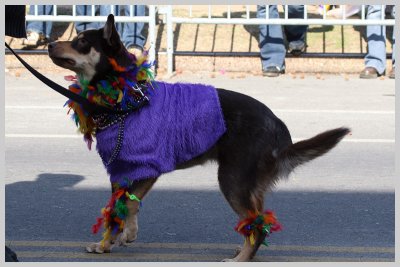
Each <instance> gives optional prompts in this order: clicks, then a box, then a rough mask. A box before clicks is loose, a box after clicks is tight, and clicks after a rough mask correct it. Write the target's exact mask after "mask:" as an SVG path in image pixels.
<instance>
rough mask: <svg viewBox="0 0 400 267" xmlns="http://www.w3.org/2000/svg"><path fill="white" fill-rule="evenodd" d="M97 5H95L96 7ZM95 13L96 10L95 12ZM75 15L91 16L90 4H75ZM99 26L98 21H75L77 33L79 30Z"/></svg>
mask: <svg viewBox="0 0 400 267" xmlns="http://www.w3.org/2000/svg"><path fill="white" fill-rule="evenodd" d="M96 8H97V7H95V9H96ZM95 13H96V12H95ZM76 15H77V16H91V15H92V5H77V6H76ZM98 28H100V24H99V23H98V22H81V21H80V22H76V23H75V29H76V32H77V33H80V32H81V31H85V30H90V29H98Z"/></svg>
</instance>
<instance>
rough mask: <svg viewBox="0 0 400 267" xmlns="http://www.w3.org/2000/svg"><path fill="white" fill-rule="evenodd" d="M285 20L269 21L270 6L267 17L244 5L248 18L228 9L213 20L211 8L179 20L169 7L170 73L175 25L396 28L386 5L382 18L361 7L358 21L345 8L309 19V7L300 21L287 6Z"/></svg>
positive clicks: (363, 6)
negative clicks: (332, 14) (202, 14)
mask: <svg viewBox="0 0 400 267" xmlns="http://www.w3.org/2000/svg"><path fill="white" fill-rule="evenodd" d="M284 6H285V8H284V18H279V19H270V18H269V12H268V10H269V5H266V12H265V13H266V14H265V15H266V16H265V18H251V17H250V6H249V5H246V6H245V14H246V16H245V18H232V12H231V7H230V6H227V7H226V10H227V12H226V17H224V18H221V17H212V15H211V13H212V5H208V14H207V17H201V18H198V17H193V12H192V6H188V16H187V17H182V16H181V17H180V16H174V15H173V6H168V7H167V10H166V12H165V13H166V16H167V19H166V21H167V64H168V66H167V70H168V73H169V74H171V73H172V72H173V58H174V54H177V53H175V52H174V47H173V40H174V30H173V24H240V25H262V24H270V25H354V26H367V25H385V26H393V25H395V20H394V19H385V6H384V5H382V15H381V18H380V19H366V16H365V6H366V5H362V7H361V16H360V18H359V19H354V18H351V19H347V18H346V14H345V9H344V8H343V9H342V14H341V18H338V19H330V18H328V17H327V11H326V9H325V8H324V9H323V13H322V15H321V16H322V18H309V16H308V5H304V16H303V18H300V19H292V18H290V19H289V14H288V5H284ZM244 53H246V54H253V55H254V53H251V52H238V54H244ZM178 54H180V55H190V54H202V55H221V56H224V55H230V54H231V53H229V52H220V53H216V52H210V53H207V52H187V51H185V52H179V53H178Z"/></svg>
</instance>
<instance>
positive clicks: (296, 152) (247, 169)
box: [48, 15, 350, 261]
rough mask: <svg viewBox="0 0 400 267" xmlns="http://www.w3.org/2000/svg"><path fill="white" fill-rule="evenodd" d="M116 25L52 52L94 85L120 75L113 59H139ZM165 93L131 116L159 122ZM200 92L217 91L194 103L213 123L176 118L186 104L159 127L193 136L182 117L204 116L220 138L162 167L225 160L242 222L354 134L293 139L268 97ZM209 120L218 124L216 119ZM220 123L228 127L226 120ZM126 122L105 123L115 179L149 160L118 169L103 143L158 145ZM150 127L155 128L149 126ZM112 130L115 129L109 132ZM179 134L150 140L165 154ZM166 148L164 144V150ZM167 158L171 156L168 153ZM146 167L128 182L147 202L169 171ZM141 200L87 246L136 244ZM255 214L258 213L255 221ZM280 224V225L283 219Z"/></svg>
mask: <svg viewBox="0 0 400 267" xmlns="http://www.w3.org/2000/svg"><path fill="white" fill-rule="evenodd" d="M114 24H115V23H114V17H113V15H109V16H108V19H107V22H106V24H105V25H104V27H103V28H100V29H97V30H87V31H83V32H81V33H79V34H78V36H77V37H75V38H74V39H73V40H72V41H60V42H53V43H51V44H49V46H48V53H49V56H50V58H51V59H52V61H53V62H54V63H55V64H56V65H58V66H60V67H63V68H66V69H69V70H72V71H74V72H75V73H76V74H77V75H78V76H80V77H83V78H84V79H85V80H86V81H88V82H89V84H91V85H95V84H96V83H98V81H100V80H103V79H105V78H106V77H107V76H108V75H109V74H110V73H112V72H113V71H114V69H115V66H114V67H113V64H114V65H115V64H117V65H118V66H120V67H121V66H122V67H123V68H125V67H129V65H130V64H132V57H131V56H129V53H128V51H127V50H126V48H125V47H124V46H123V44H122V43H121V40H120V38H119V35H118V33H117V31H116V28H115V25H114ZM110 58H113V60H114V63H112V62H111V61H110ZM156 84H157V82H156ZM167 86H170V87H171V88H175V89H170V90H175V91H169V92H170V93H168V94H169V95H171V94H172V95H173V94H175V92H176V93H178V92H179V93H181V91H185V90H180V91H178V90H177V89H176V87H179V88H181V87H182V86H187V87H190V86H191V85H176V86H175V85H174V84H172V85H168V84H166V83H158V87H161V88H164V87H167ZM199 86H200V85H199ZM203 87H204V86H203ZM164 91H165V90H164V89H163V90H159V89H157V88H155V89H154V90H153V96H150V102H149V103H150V104H149V105H147V106H144V107H143V108H141V109H139V110H138V111H132V112H131V113H129V114H128V115H127V119H126V120H129V118H131V117H135V118H136V119H137V120H140V123H145V124H146V123H153V122H152V121H150V122H149V119H143V118H145V117H146V116H147V115H146V114H147V113H145V112H150V111H151V110H152V109H154V108H156V107H157V105H158V103H160V102H163V101H161V100H160V98H157V97H158V96H157V95H158V94H164ZM167 92H168V90H167ZM171 92H172V93H171ZM196 92H197V93H196V94H197V95H196V99H197V98H201V97H202V95H203V94H204V95H205V94H207V92H208V93H210V95H207V96H205V97H203V98H204V99H203V100H198V99H197V100H196V101H203V102H201V103H199V104H197V103H196V102H194V103H191V105H193V107H192V108H195V109H196V110H197V109H200V108H198V106H200V105H203V106H204V105H205V106H204V107H208V106H210V108H204V109H205V112H206V115H205V116H206V118H207V119H206V121H205V122H202V123H197V122H198V121H199V120H200V119H199V118H197V117H196V116H197V115H196V114H197V113H193V114H192V113H190V114H188V115H185V116H186V117H185V118H180V117H179V118H178V119H174V117H175V116H180V113H185V112H184V111H181V110H178V112H175V113H174V112H173V111H170V110H165V112H162V113H163V114H164V113H165V114H166V115H165V116H169V117H168V120H171V121H169V125H172V126H171V127H172V128H168V131H167V130H166V131H165V133H163V131H158V133H160V134H162V135H167V134H169V133H170V131H177V132H179V134H186V135H190V134H188V133H186V132H185V131H183V130H182V129H183V128H185V127H186V126H185V125H183V122H182V123H181V122H180V120H183V119H188V120H190V121H192V122H193V121H196V123H197V124H196V126H195V127H196V131H195V132H196V134H197V135H199V136H200V138H208V136H211V135H212V134H213V133H215V134H214V135H215V136H214V137H213V138H214V139H212V140H211V141H209V143H208V144H207V145H205V146H202V145H201V144H199V145H198V146H199V147H201V148H200V149H199V150H198V151H200V152H197V154H196V153H194V154H191V155H189V156H185V157H182V159H180V160H178V161H177V162H173V163H172V165H171V166H169V167H168V168H169V169H168V168H166V169H163V170H162V171H161V173H164V172H168V171H172V170H173V169H181V168H188V167H191V166H194V165H197V164H203V163H204V162H207V161H210V160H211V161H215V162H217V163H218V181H219V186H220V189H221V191H222V193H223V195H224V197H225V198H226V200H227V202H228V203H229V205H230V206H231V208H232V209H233V210H234V212H235V213H236V214H237V215H238V217H239V219H240V220H242V222H246V220H249V216H250V215H259V216H261V218H262V219H265V220H266V218H267V217H268V216H270V217H268V218H270V219H274V217H273V216H272V215H271V214H270V213H269V214H267V215H266V213H263V210H264V196H265V193H266V191H267V190H268V189H270V188H271V187H272V186H273V185H274V184H275V183H277V182H278V181H279V179H281V178H283V177H287V176H288V175H289V174H290V173H291V172H292V171H293V169H295V168H296V167H297V166H299V165H301V164H303V163H306V162H308V161H310V160H312V159H315V158H317V157H319V156H321V155H323V154H325V153H326V152H328V151H329V150H331V149H332V148H333V147H335V146H336V145H337V144H338V143H339V142H340V141H341V139H342V138H344V137H345V136H346V135H347V134H349V133H350V130H349V129H348V128H346V127H341V128H337V129H333V130H328V131H325V132H323V133H320V134H318V135H316V136H314V137H312V138H310V139H307V140H303V141H300V142H297V143H292V139H291V136H290V133H289V131H288V129H287V127H286V126H285V124H284V123H283V122H282V121H281V120H280V119H279V118H278V117H276V116H275V115H274V114H273V112H272V111H271V110H270V109H269V108H268V107H266V106H265V105H264V104H263V103H261V102H259V101H257V100H255V99H253V98H251V97H249V96H246V95H244V94H240V93H237V92H233V91H229V90H225V89H218V88H217V89H216V88H211V89H210V90H208V89H207V90H206V89H204V88H203V89H202V91H201V93H199V92H200V91H199V90H198V91H196ZM203 92H204V93H203ZM213 94H214V96H213ZM163 97H164V96H163ZM171 97H173V96H171ZM207 99H210V101H214V102H213V104H208V103H207V101H208V100H207ZM204 103H205V104H204ZM215 103H216V105H215ZM179 105H180V104H179ZM182 105H183V104H182ZM210 110H213V113H211V112H209V111H210ZM214 114H217V115H214ZM218 114H219V115H218ZM149 116H150V115H149ZM160 116H161V115H160ZM199 116H200V115H199ZM213 116H215V118H212V117H213ZM218 116H220V117H218ZM193 117H196V118H193ZM163 118H164V117H163ZM165 118H167V117H165ZM221 118H222V119H221ZM155 120H156V119H155ZM209 120H210V121H212V120H213V121H216V122H218V123H213V122H211V123H208V121H209ZM221 122H222V123H221ZM219 123H220V124H221V126H218V125H219ZM119 125H122V127H119V126H116V125H113V126H109V127H108V128H110V127H114V128H113V129H114V130H112V131H111V130H110V131H109V130H107V129H108V128H107V127H105V129H102V130H98V131H97V132H96V139H97V146H98V147H97V148H98V152H99V154H100V156H102V159H103V163H105V165H106V168H107V170H108V172H109V173H111V181H112V182H113V179H117V178H116V175H117V174H118V173H119V172H121V171H122V170H123V171H124V173H125V174H126V173H128V174H129V173H132V172H135V171H137V170H138V169H140V167H141V166H136V165H134V163H132V165H129V164H125V165H120V166H119V167H118V168H117V167H115V168H114V169H113V168H112V167H110V166H111V165H113V163H111V164H108V163H110V162H108V163H107V160H105V159H104V157H105V155H106V154H107V155H108V157H112V155H111V154H113V151H114V152H115V149H108V150H107V149H103V148H104V147H106V146H108V145H109V144H108V143H113V145H112V146H114V147H115V146H118V145H117V144H116V142H117V141H115V139H117V135H118V136H120V134H119V133H122V135H123V134H124V135H123V137H122V139H123V143H121V145H120V146H119V151H118V152H119V154H118V153H117V154H118V155H117V156H115V157H114V158H118V159H119V160H122V158H123V159H125V158H129V157H131V155H129V154H130V151H131V150H132V149H133V148H129V147H130V146H135V147H137V146H139V147H142V148H140V149H142V151H145V152H144V153H148V151H147V145H148V143H150V142H148V139H146V137H144V138H143V140H145V142H143V143H145V144H142V142H139V141H140V139H138V140H139V141H138V140H136V141H132V140H133V139H132V138H134V137H132V136H138V135H141V133H139V132H138V131H139V130H138V129H139V128H140V125H135V126H134V127H131V126H126V125H123V124H119ZM210 125H211V126H210ZM146 127H154V126H152V125H150V126H147V125H146ZM163 127H166V126H163ZM168 127H169V126H168ZM210 128H211V129H210ZM118 129H119V130H118ZM107 131H108V132H107ZM104 132H106V133H107V134H104ZM203 133H204V134H203ZM105 135H107V137H105ZM171 136H172V135H171ZM171 136H168V137H167V138H165V137H163V136H161V137H157V138H160V139H157V140H159V141H158V142H152V143H151V144H150V146H153V145H154V146H157V147H155V148H154V150H155V151H161V152H163V153H164V150H166V149H165V148H163V147H162V146H167V144H169V143H170V142H171V143H172V141H171V139H169V138H172V137H171ZM205 136H206V137H205ZM189 137H190V138H192V137H191V136H183V139H181V141H179V139H177V140H178V141H176V142H178V144H174V145H171V146H170V147H168V149H172V152H171V153H172V154H173V155H175V154H179V153H181V151H180V150H181V149H182V150H183V149H185V148H184V147H185V144H183V143H179V142H186V141H187V139H188V138H189ZM107 138H108V139H107ZM135 138H136V137H135ZM190 138H189V139H190ZM174 140H175V139H174ZM182 140H186V141H182ZM133 142H135V144H132V143H133ZM194 142H195V141H194ZM196 142H197V141H196ZM154 143H156V144H154ZM160 146H161V147H162V148H159V147H160ZM152 149H153V148H152ZM191 149H192V147H191V146H190V147H189V149H187V150H188V151H189V152H188V153H190V152H191ZM106 150H107V151H106ZM148 150H151V149H148ZM185 153H186V152H185ZM185 153H183V154H185ZM181 154H182V153H181ZM185 155H186V154H185ZM141 156H142V154H141V152H140V153H138V157H141ZM166 157H168V156H166ZM118 159H117V160H118ZM164 160H167V159H165V158H164ZM154 161H155V160H152V161H151V164H153V162H154ZM148 164H150V163H148ZM160 164H161V165H160V166H163V164H164V163H163V162H161V163H160ZM160 168H161V167H160ZM113 171H114V173H113ZM115 173H117V174H115ZM143 173H146V171H143ZM143 173H139V174H137V173H136V174H137V175H138V177H139V178H140V179H135V180H134V181H131V182H130V183H129V184H128V185H127V189H126V190H127V191H126V192H127V196H134V198H136V199H139V200H141V199H143V197H145V195H146V193H147V192H148V191H149V190H150V189H151V188H152V186H153V185H154V183H155V182H156V181H157V179H158V177H159V175H161V174H160V173H157V172H149V173H150V174H148V173H146V174H143ZM136 174H135V175H136ZM113 175H114V176H113ZM140 175H142V176H140ZM113 177H114V178H113ZM142 178H143V179H142ZM112 188H113V192H115V190H116V189H115V187H112ZM131 199H132V198H131ZM139 205H140V202H139V201H130V200H127V201H126V207H127V210H128V212H127V215H126V217H125V218H124V223H123V227H122V228H121V230H120V231H117V234H116V235H115V236H112V237H110V238H105V239H103V241H102V242H97V243H93V244H91V245H89V246H88V247H86V250H87V252H92V253H104V252H111V248H112V247H113V246H115V245H125V244H127V243H130V242H133V241H134V240H135V239H136V237H137V232H138V223H137V212H138V210H139ZM250 217H251V216H250ZM254 218H255V217H254V216H253V219H254ZM250 222H253V224H251V223H248V224H247V225H246V223H244V224H243V225H245V226H246V227H247V228H248V229H250V228H251V227H250V226H251V225H253V226H254V225H255V224H254V222H255V220H254V221H250ZM274 223H276V222H274ZM276 224H277V223H276ZM260 225H262V226H265V225H266V224H265V223H264V222H262V223H261V224H260ZM256 226H257V225H256ZM269 226H271V224H269ZM272 226H273V227H274V226H275V227H276V226H277V225H272ZM239 228H240V227H239ZM247 228H246V229H247ZM275 230H277V229H275ZM270 232H271V231H267V232H266V231H262V230H261V228H257V227H255V228H254V230H253V232H252V234H251V235H250V234H248V235H245V242H244V245H243V247H242V249H240V251H238V252H237V254H236V255H235V256H234V257H233V258H232V259H225V260H224V261H249V260H251V259H252V258H253V257H254V255H255V254H256V252H257V250H258V248H259V246H260V245H261V244H262V243H263V242H264V239H265V238H266V237H267V236H268V234H269V233H270Z"/></svg>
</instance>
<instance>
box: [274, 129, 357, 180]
mask: <svg viewBox="0 0 400 267" xmlns="http://www.w3.org/2000/svg"><path fill="white" fill-rule="evenodd" d="M349 133H350V129H348V128H345V127H342V128H337V129H333V130H329V131H326V132H323V133H320V134H318V135H316V136H314V137H312V138H310V139H307V140H303V141H300V142H297V143H294V144H292V145H290V146H289V147H287V148H286V149H285V150H283V151H282V152H281V153H280V154H279V156H278V158H277V168H278V176H280V177H287V176H288V175H289V174H290V172H292V171H293V169H294V168H296V167H297V166H299V165H301V164H303V163H306V162H308V161H310V160H313V159H315V158H317V157H319V156H322V155H323V154H325V153H326V152H328V151H329V150H331V149H332V148H333V147H335V146H336V145H337V144H338V143H339V142H340V140H342V139H343V137H345V136H346V135H347V134H349Z"/></svg>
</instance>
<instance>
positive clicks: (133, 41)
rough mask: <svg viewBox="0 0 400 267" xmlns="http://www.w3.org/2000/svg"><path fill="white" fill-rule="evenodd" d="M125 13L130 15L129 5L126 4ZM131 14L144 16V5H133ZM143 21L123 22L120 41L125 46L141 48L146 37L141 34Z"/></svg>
mask: <svg viewBox="0 0 400 267" xmlns="http://www.w3.org/2000/svg"><path fill="white" fill-rule="evenodd" d="M124 8H125V15H126V16H130V6H128V5H126V6H124ZM132 11H133V16H145V15H146V14H145V12H146V6H144V5H134V6H132ZM144 26H145V23H144V22H136V23H125V25H124V29H123V32H122V41H123V43H124V45H125V47H126V48H128V49H129V48H131V47H136V48H140V49H143V47H144V45H145V43H146V38H145V37H144V36H143V29H144Z"/></svg>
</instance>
